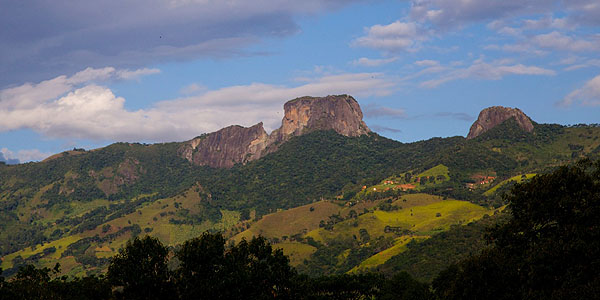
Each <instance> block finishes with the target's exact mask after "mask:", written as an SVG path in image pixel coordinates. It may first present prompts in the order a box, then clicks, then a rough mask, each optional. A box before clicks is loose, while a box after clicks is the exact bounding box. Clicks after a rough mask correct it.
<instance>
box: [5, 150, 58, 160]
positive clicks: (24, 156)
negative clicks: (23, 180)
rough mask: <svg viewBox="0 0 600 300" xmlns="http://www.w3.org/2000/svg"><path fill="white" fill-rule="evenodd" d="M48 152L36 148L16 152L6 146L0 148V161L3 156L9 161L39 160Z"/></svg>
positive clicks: (46, 155)
mask: <svg viewBox="0 0 600 300" xmlns="http://www.w3.org/2000/svg"><path fill="white" fill-rule="evenodd" d="M50 155H52V154H50V153H45V152H41V151H40V150H38V149H27V150H19V151H17V153H14V152H13V151H10V150H9V149H7V148H2V149H0V161H3V160H2V158H5V159H6V161H8V162H9V163H24V162H29V161H40V160H43V159H45V158H47V157H49V156H50Z"/></svg>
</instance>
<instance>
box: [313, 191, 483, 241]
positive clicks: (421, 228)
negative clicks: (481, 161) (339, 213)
mask: <svg viewBox="0 0 600 300" xmlns="http://www.w3.org/2000/svg"><path fill="white" fill-rule="evenodd" d="M393 204H394V205H398V206H401V207H402V209H399V210H396V211H382V210H375V211H372V212H369V213H366V214H363V215H361V216H358V217H357V218H356V219H348V220H345V221H342V222H340V223H337V224H335V225H334V227H333V230H325V229H324V228H319V229H316V230H313V231H311V232H309V233H308V234H307V235H306V236H309V237H312V238H313V239H315V240H316V241H319V242H322V243H324V244H327V243H328V241H331V240H334V239H336V238H337V237H338V236H353V235H355V236H359V235H360V233H359V230H360V229H366V230H367V232H368V233H369V234H370V236H371V237H378V236H386V237H396V236H395V234H394V233H392V232H388V233H386V232H384V229H385V227H386V226H392V227H398V228H400V229H402V230H409V231H410V232H412V233H413V234H415V235H430V234H431V233H435V232H439V231H443V230H447V229H448V228H449V227H450V225H453V224H463V223H468V222H470V221H472V220H476V219H479V218H481V217H482V216H483V215H485V214H490V213H492V211H491V210H489V209H487V208H484V207H481V206H478V205H475V204H472V203H470V202H466V201H458V200H452V199H448V200H442V199H441V198H440V197H439V196H432V195H427V194H409V195H405V196H403V197H402V198H400V199H398V200H396V201H395V202H393Z"/></svg>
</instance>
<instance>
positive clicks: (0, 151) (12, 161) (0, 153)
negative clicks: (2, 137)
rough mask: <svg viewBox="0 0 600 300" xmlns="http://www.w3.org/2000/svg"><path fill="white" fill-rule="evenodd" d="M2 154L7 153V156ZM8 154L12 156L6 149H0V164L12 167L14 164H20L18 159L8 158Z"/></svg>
mask: <svg viewBox="0 0 600 300" xmlns="http://www.w3.org/2000/svg"><path fill="white" fill-rule="evenodd" d="M4 152H7V154H6V155H5V154H4ZM9 154H12V152H10V151H8V149H6V148H2V149H0V162H3V163H6V164H9V165H14V164H18V163H20V161H19V160H18V159H16V158H10V156H9Z"/></svg>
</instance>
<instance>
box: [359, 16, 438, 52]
mask: <svg viewBox="0 0 600 300" xmlns="http://www.w3.org/2000/svg"><path fill="white" fill-rule="evenodd" d="M365 31H366V35H365V36H362V37H359V38H357V39H356V40H354V42H353V44H354V45H356V46H361V47H368V48H373V49H378V50H383V51H387V52H397V51H414V50H416V49H417V48H418V47H419V44H420V42H422V41H424V40H427V39H428V35H429V34H428V33H427V32H426V31H425V30H424V29H422V28H420V26H419V25H418V24H417V23H414V22H401V21H396V22H394V23H391V24H388V25H374V26H371V27H369V28H366V29H365Z"/></svg>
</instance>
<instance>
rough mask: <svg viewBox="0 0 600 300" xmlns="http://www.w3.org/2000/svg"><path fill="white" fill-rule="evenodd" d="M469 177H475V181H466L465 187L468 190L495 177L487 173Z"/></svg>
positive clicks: (489, 181)
mask: <svg viewBox="0 0 600 300" xmlns="http://www.w3.org/2000/svg"><path fill="white" fill-rule="evenodd" d="M471 178H473V179H475V182H469V183H467V188H469V189H470V190H473V189H476V188H477V187H479V186H482V185H486V184H488V183H492V182H493V181H494V180H495V179H496V177H494V176H487V175H475V176H473V177H471Z"/></svg>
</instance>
